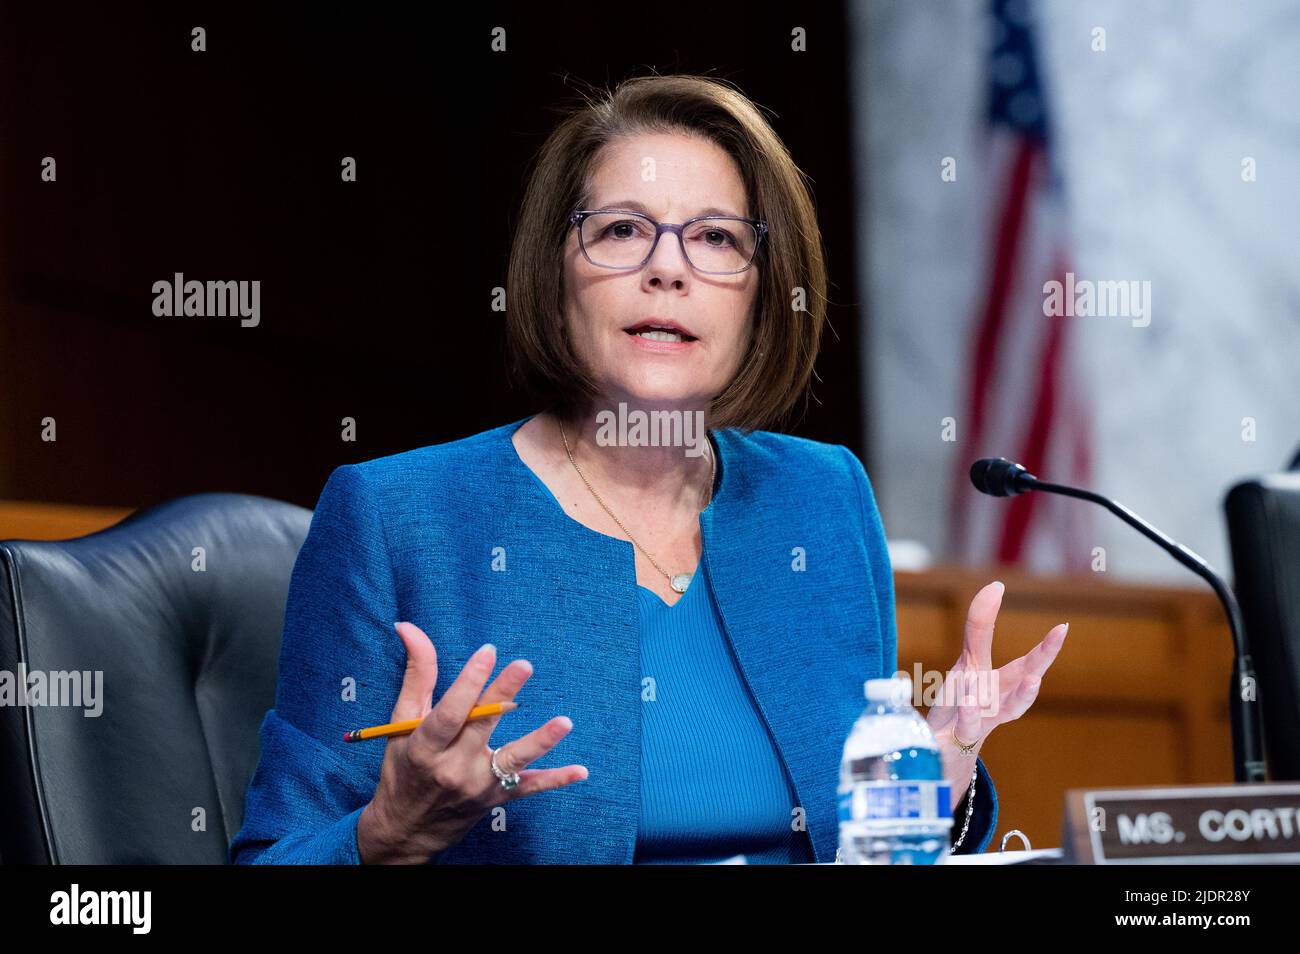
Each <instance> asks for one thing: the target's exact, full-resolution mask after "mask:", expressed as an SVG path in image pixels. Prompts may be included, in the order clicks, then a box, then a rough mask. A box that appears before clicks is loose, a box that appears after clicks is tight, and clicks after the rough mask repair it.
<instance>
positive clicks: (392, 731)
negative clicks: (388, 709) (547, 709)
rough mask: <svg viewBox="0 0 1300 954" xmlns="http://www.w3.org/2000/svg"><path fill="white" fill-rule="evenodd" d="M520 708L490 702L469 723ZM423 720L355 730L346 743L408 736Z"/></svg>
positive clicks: (345, 738)
mask: <svg viewBox="0 0 1300 954" xmlns="http://www.w3.org/2000/svg"><path fill="white" fill-rule="evenodd" d="M518 708H519V703H517V702H489V703H488V704H487V705H485V706H475V707H474V708H473V709H470V710H469V718H468V719H466V720H465V721H466V722H468V721H470V720H473V719H485V718H487V717H488V716H494V715H501V714H503V713H506V712H512V711H514V710H515V709H518ZM422 721H423V720H422V719H405V720H403V721H401V722H389V723H388V724H387V725H374V726H371V727H370V728H368V729H353V730H352V731H351V732H344V733H343V741H344V742H360V741H361V740H362V739H378V738H382V737H384V736H389V735H406V734H407V733H409V732H414V731H415V729H416V726H418V725H419V724H420V723H421V722H422Z"/></svg>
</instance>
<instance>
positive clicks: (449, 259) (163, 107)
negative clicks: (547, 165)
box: [0, 3, 870, 506]
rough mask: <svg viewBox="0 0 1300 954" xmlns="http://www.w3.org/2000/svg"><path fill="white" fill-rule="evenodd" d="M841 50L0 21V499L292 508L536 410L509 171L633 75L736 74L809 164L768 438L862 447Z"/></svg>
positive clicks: (656, 32)
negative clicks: (518, 293)
mask: <svg viewBox="0 0 1300 954" xmlns="http://www.w3.org/2000/svg"><path fill="white" fill-rule="evenodd" d="M195 26H202V27H204V28H205V29H206V30H207V51H206V52H202V53H199V52H193V51H192V50H191V48H190V44H191V36H190V30H191V29H192V28H193V27H195ZM495 26H503V27H504V28H505V29H506V31H507V52H506V53H494V52H492V50H491V49H490V40H491V31H492V28H493V27H495ZM796 26H798V27H803V28H804V29H806V30H807V33H808V46H809V52H804V53H796V52H793V51H791V49H790V43H791V30H792V29H793V28H794V27H796ZM845 32H846V31H845V28H844V22H843V9H842V7H841V6H840V4H837V3H828V4H816V5H798V4H790V5H781V4H771V5H766V4H763V5H748V4H700V3H683V4H655V5H653V6H650V7H646V6H644V5H640V4H627V5H613V6H611V7H606V8H601V9H597V8H594V7H592V6H590V5H587V4H573V5H555V4H536V3H534V4H472V5H468V10H461V9H460V8H457V7H442V6H434V5H428V6H423V5H422V6H420V7H410V8H398V7H393V8H391V9H389V10H387V11H385V10H384V9H383V8H381V9H380V10H379V11H375V10H371V9H366V8H365V7H364V6H363V5H358V6H346V7H344V6H340V7H337V8H332V7H330V6H329V5H321V4H312V5H302V6H285V5H279V6H277V7H275V8H269V7H268V8H260V7H254V6H246V7H241V6H239V5H230V4H219V5H218V4H198V5H172V6H144V5H139V6H137V5H129V4H121V5H119V4H112V5H103V6H98V7H96V6H89V5H86V6H85V7H78V6H76V5H73V6H67V5H63V4H59V5H53V6H41V7H36V6H35V5H30V4H18V3H9V4H6V5H3V6H0V132H2V134H0V496H2V497H8V498H14V499H25V500H47V501H63V502H75V503H88V504H104V505H124V506H143V505H147V504H150V503H154V502H157V501H160V500H164V499H167V498H170V497H174V496H178V495H182V494H187V493H194V492H200V491H207V490H229V491H240V492H246V493H256V494H264V495H266V496H271V497H278V498H281V499H284V500H291V501H294V502H296V503H299V504H302V505H305V506H314V504H315V502H316V499H317V496H318V495H319V492H320V489H321V486H322V485H323V483H324V480H325V478H326V476H328V474H329V472H330V470H332V469H333V468H334V467H336V466H338V465H339V464H342V463H348V462H352V461H359V460H366V459H369V458H373V457H378V456H383V455H385V454H390V453H396V452H399V451H403V450H407V449H410V448H412V447H418V446H422V445H425V444H432V443H441V442H443V441H448V440H454V439H456V438H459V437H464V436H467V435H469V434H472V433H475V432H477V431H481V430H484V429H487V428H489V427H494V426H497V425H499V424H503V423H506V422H508V421H512V420H516V419H518V418H521V417H524V416H525V415H527V414H531V413H533V412H534V411H535V410H536V408H535V407H533V406H531V405H530V403H529V402H528V401H527V400H526V398H525V396H524V395H523V394H522V393H521V392H519V391H516V390H512V389H511V388H509V387H508V385H507V383H506V379H505V367H504V335H503V330H504V329H503V317H502V315H501V314H500V313H497V312H493V311H492V310H491V307H490V300H491V294H492V289H493V288H494V287H496V286H504V284H505V274H506V260H507V254H508V249H509V243H510V237H511V229H512V224H513V222H514V219H515V215H516V210H517V208H518V204H519V201H520V199H521V197H522V194H523V189H524V174H525V170H526V166H527V164H528V162H529V160H530V159H531V158H532V156H533V155H534V153H535V152H536V150H537V149H538V148H539V147H540V145H541V144H542V141H543V140H544V139H545V137H546V135H547V134H548V132H549V131H550V130H551V128H552V127H553V126H554V124H555V122H556V120H557V117H558V113H557V112H556V109H557V108H558V107H560V106H562V105H564V104H565V103H566V102H568V101H570V100H571V99H572V97H573V95H574V94H575V92H576V87H575V85H574V83H573V79H574V78H580V79H581V80H584V81H587V82H591V83H596V84H599V85H606V84H609V83H614V82H617V81H618V80H619V79H621V78H625V77H627V76H630V75H635V74H643V73H647V72H659V73H673V72H694V73H704V74H708V75H713V76H717V77H721V78H724V79H728V80H730V81H732V82H734V83H735V84H737V85H738V86H739V87H740V89H741V90H742V91H744V92H745V93H746V94H747V95H748V96H749V97H751V98H752V99H754V100H755V101H756V102H757V103H759V105H760V106H762V107H764V108H765V109H766V110H768V111H769V113H768V115H769V120H770V121H771V122H772V124H773V126H774V127H775V129H776V130H777V132H778V134H779V135H780V136H781V137H782V139H783V140H784V141H785V142H786V144H787V146H788V147H789V148H790V150H791V152H792V153H793V155H794V157H795V161H796V162H797V163H798V165H799V166H800V168H802V169H803V170H804V171H805V172H806V173H807V174H808V175H809V176H810V177H811V178H812V180H813V189H814V197H815V199H816V201H817V205H818V209H819V216H820V221H821V226H822V230H823V238H824V241H825V244H826V247H827V252H828V256H829V259H828V267H829V271H830V278H831V287H830V289H829V294H830V297H831V299H832V302H833V306H832V308H831V310H830V312H829V326H828V327H827V329H826V332H825V335H824V337H823V344H822V352H821V356H820V359H819V363H818V379H817V380H815V381H814V386H813V398H812V400H811V402H810V403H809V405H808V410H807V413H806V415H804V416H803V417H802V419H801V420H800V419H798V417H797V416H796V419H795V420H794V421H792V422H791V424H790V425H789V426H787V427H786V428H785V429H786V430H788V431H790V432H792V433H797V434H801V435H804V436H808V437H813V438H816V439H818V440H826V441H832V442H835V443H844V444H847V445H849V446H850V447H851V448H853V449H854V450H855V451H856V452H858V454H859V456H860V457H863V458H864V460H865V453H864V448H863V446H862V437H863V433H862V431H863V428H862V401H861V398H860V394H861V393H862V390H861V388H862V382H861V381H860V374H861V369H860V361H859V354H858V348H859V345H858V341H859V329H858V325H859V322H860V320H861V310H862V309H861V304H860V300H859V293H858V290H857V287H856V280H855V266H856V255H857V249H856V244H855V235H854V230H853V228H852V213H853V209H854V202H853V193H852V188H853V184H852V181H851V178H850V177H851V172H852V168H851V167H852V153H851V143H850V136H851V128H850V122H849V110H850V105H849V103H848V102H847V101H846V99H845V95H844V90H845V88H846V85H847V84H846V76H845V73H846V70H847V69H848V64H847V61H846V57H845V52H846V51H845V49H844V45H843V44H844V42H845ZM773 114H775V115H773ZM45 156H53V157H54V158H55V159H56V160H57V172H58V180H57V182H54V183H46V182H43V181H41V178H40V173H41V162H42V159H43V157H45ZM344 156H353V157H355V158H356V161H357V181H356V182H352V183H345V182H343V181H341V179H340V168H341V167H340V162H341V160H342V158H343V157H344ZM175 272H183V273H184V275H185V278H186V279H187V280H188V279H191V278H192V279H197V280H200V281H208V280H223V281H225V280H235V281H252V280H259V281H260V282H261V323H260V325H259V326H257V327H253V328H244V327H241V325H240V321H239V318H238V317H202V318H199V317H190V318H184V317H182V318H159V317H155V316H154V315H153V311H152V303H153V299H154V293H153V291H152V285H153V283H154V282H155V281H159V280H166V281H169V282H170V281H171V279H172V276H173V273H175ZM47 416H48V417H53V418H55V419H56V421H57V434H58V440H57V442H55V443H49V442H43V441H42V440H41V439H40V434H41V420H42V418H45V417H47ZM344 417H352V418H355V419H356V421H357V440H356V442H355V443H350V442H345V441H343V440H342V439H341V436H340V435H341V431H342V424H341V420H342V418H344ZM869 464H870V462H869V461H868V465H869Z"/></svg>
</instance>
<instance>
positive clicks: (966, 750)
mask: <svg viewBox="0 0 1300 954" xmlns="http://www.w3.org/2000/svg"><path fill="white" fill-rule="evenodd" d="M952 740H953V741H954V742H956V743H957V748H959V749H961V754H962V755H971V754H972V750H973V749H974V748H975V746H976V744H977V743H978V742H979V739H976V740H975V741H974V742H963V741H962V740H961V739H959V738H957V730H956V729H955V728H954V729H953V730H952Z"/></svg>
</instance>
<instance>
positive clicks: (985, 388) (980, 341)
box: [949, 139, 1038, 552]
mask: <svg viewBox="0 0 1300 954" xmlns="http://www.w3.org/2000/svg"><path fill="white" fill-rule="evenodd" d="M1037 151H1038V144H1037V143H1036V142H1034V141H1033V140H1031V139H1022V140H1021V141H1020V143H1019V148H1018V149H1017V151H1016V156H1015V161H1014V162H1013V163H1012V164H1011V167H1010V170H1009V173H1010V174H1009V176H1008V182H1007V190H1006V199H1007V200H1006V204H1005V205H1004V206H1003V208H1002V215H1001V217H1000V218H999V220H998V230H997V238H996V242H995V245H994V257H993V263H992V264H993V281H992V284H991V285H990V287H989V295H988V299H987V301H986V303H985V306H984V312H983V314H982V315H981V317H980V320H979V323H978V325H976V327H975V342H974V348H973V353H974V359H975V360H974V364H973V369H972V374H971V377H970V397H969V401H968V403H967V406H968V407H969V408H970V409H971V420H970V427H969V428H968V429H967V440H966V441H965V442H964V446H966V447H969V448H972V449H976V448H978V447H979V446H980V442H981V441H982V440H983V437H984V425H985V413H986V408H985V405H986V401H987V398H988V396H989V394H990V393H991V391H992V388H993V381H994V378H993V372H994V367H995V365H996V364H997V346H998V342H999V340H1000V339H1001V336H1002V332H1003V326H1004V325H1005V324H1006V318H1007V311H1008V309H1007V301H1008V299H1009V298H1010V296H1011V289H1012V287H1013V286H1014V277H1015V271H1016V258H1017V254H1018V252H1019V248H1020V235H1021V232H1022V230H1023V229H1022V227H1023V225H1024V222H1025V209H1026V207H1027V205H1028V196H1029V183H1030V178H1031V177H1030V173H1031V171H1032V169H1033V161H1034V156H1035V154H1036V152H1037ZM976 453H978V451H977V450H976ZM973 462H974V461H972V460H966V459H965V458H964V457H962V456H961V455H959V456H958V459H957V472H956V474H955V475H954V485H953V486H954V493H953V496H952V499H951V501H950V513H949V520H950V521H951V524H952V528H953V539H954V545H955V548H956V550H957V552H961V551H962V550H964V549H965V546H966V532H967V526H966V520H965V508H964V507H963V506H961V503H962V501H963V499H964V494H963V493H962V491H963V490H964V489H965V488H966V471H967V469H968V468H969V467H970V465H971V464H972V463H973Z"/></svg>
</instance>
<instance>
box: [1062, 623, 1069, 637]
mask: <svg viewBox="0 0 1300 954" xmlns="http://www.w3.org/2000/svg"><path fill="white" fill-rule="evenodd" d="M1069 631H1070V624H1069V623H1066V624H1065V629H1063V630H1061V635H1062V636H1064V635H1065V634H1066V633H1068V632H1069Z"/></svg>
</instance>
